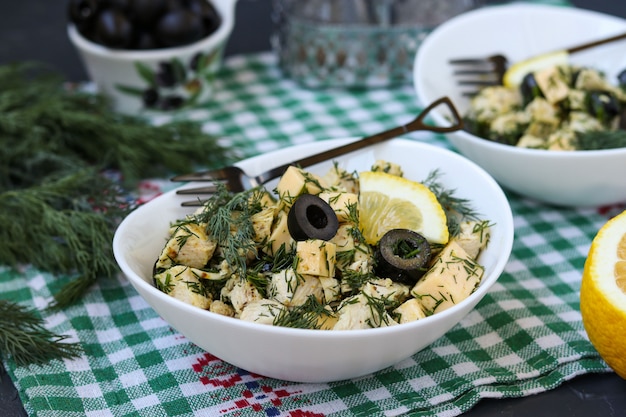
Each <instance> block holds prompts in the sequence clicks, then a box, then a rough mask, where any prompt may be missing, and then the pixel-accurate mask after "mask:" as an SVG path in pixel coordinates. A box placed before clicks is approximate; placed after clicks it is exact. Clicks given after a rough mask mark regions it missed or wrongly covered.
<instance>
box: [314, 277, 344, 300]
mask: <svg viewBox="0 0 626 417" xmlns="http://www.w3.org/2000/svg"><path fill="white" fill-rule="evenodd" d="M318 279H319V281H320V284H321V285H322V290H323V291H324V301H325V302H326V304H328V303H330V302H333V301H337V300H339V299H340V298H341V297H340V295H341V285H340V284H339V280H337V279H336V278H328V277H318Z"/></svg>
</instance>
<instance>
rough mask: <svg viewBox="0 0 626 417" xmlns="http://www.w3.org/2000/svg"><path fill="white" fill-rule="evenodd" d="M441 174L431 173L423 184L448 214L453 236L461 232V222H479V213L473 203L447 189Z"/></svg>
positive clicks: (437, 171) (437, 172)
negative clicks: (441, 180)
mask: <svg viewBox="0 0 626 417" xmlns="http://www.w3.org/2000/svg"><path fill="white" fill-rule="evenodd" d="M440 177H441V172H440V171H439V170H438V169H435V170H433V171H431V172H430V173H429V174H428V176H427V177H426V179H425V180H424V181H423V184H424V185H425V186H427V187H428V188H429V189H430V190H431V191H432V192H433V193H434V194H435V196H436V197H437V200H438V201H439V204H441V207H442V208H443V210H444V212H445V213H446V217H447V219H448V229H449V231H450V234H451V235H452V236H456V235H458V234H459V232H460V226H459V216H460V220H464V219H467V220H478V219H479V215H478V213H477V212H476V211H475V210H474V209H473V208H472V206H471V201H470V200H468V199H465V198H459V197H457V196H455V192H456V190H451V189H447V188H446V187H444V186H443V184H441V182H439V178H440Z"/></svg>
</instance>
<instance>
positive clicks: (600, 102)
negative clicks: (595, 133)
mask: <svg viewBox="0 0 626 417" xmlns="http://www.w3.org/2000/svg"><path fill="white" fill-rule="evenodd" d="M585 102H586V105H587V111H588V112H589V114H591V115H592V116H594V117H595V118H596V119H598V120H599V121H600V122H601V123H603V124H605V125H606V124H609V123H610V122H611V121H612V120H613V118H615V116H617V115H618V114H619V113H620V106H619V103H618V101H617V99H616V98H615V96H614V95H613V94H612V93H610V92H608V91H591V92H589V93H588V94H587V96H586V98H585Z"/></svg>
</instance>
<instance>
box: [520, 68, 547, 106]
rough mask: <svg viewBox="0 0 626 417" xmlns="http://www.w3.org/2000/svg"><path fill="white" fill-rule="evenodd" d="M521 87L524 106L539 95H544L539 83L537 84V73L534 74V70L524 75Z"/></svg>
mask: <svg viewBox="0 0 626 417" xmlns="http://www.w3.org/2000/svg"><path fill="white" fill-rule="evenodd" d="M519 88H520V93H521V94H522V100H523V103H524V106H526V105H527V104H528V103H530V102H531V101H533V100H534V99H535V98H537V97H543V92H542V91H541V88H540V87H539V84H537V80H536V79H535V74H533V73H532V72H529V73H528V74H526V75H525V76H524V78H523V79H522V83H521V84H520V87H519Z"/></svg>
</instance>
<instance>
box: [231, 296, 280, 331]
mask: <svg viewBox="0 0 626 417" xmlns="http://www.w3.org/2000/svg"><path fill="white" fill-rule="evenodd" d="M284 309H285V306H284V305H282V304H281V303H279V302H278V301H276V300H268V299H266V298H263V299H260V300H255V301H252V302H250V303H248V304H247V305H246V306H245V307H244V308H243V310H242V311H241V314H240V315H239V319H240V320H244V321H252V322H254V323H259V324H269V325H273V324H274V319H275V318H276V316H278V315H279V314H280V312H281V311H282V310H284Z"/></svg>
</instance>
